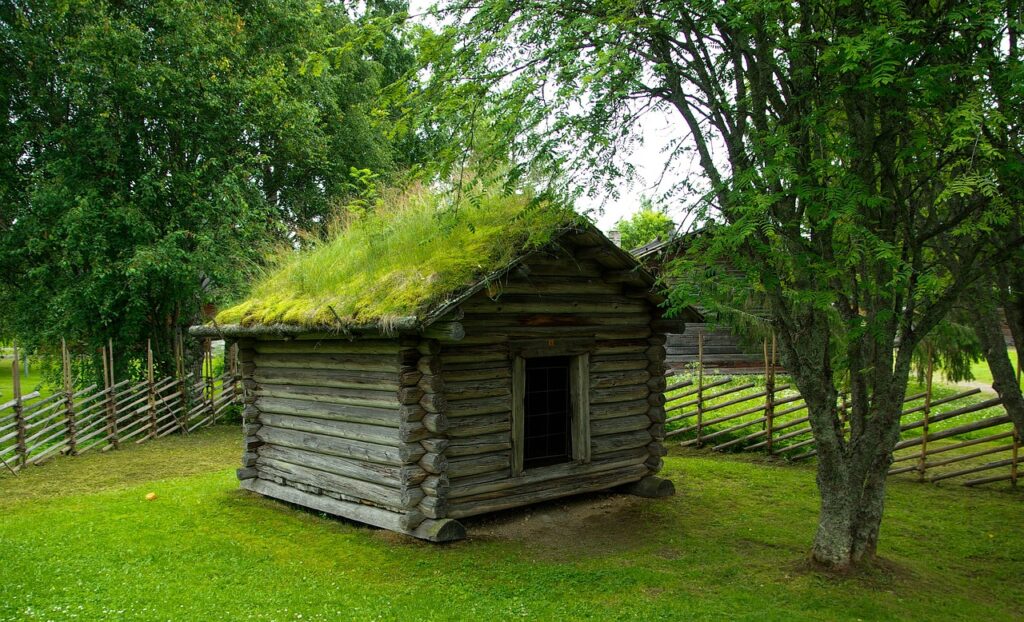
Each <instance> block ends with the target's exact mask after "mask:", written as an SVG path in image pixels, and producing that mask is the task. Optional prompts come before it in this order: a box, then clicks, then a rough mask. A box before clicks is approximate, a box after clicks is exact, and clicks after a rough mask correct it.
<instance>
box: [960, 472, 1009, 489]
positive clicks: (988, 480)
mask: <svg viewBox="0 0 1024 622" xmlns="http://www.w3.org/2000/svg"><path fill="white" fill-rule="evenodd" d="M1013 479H1015V478H1014V476H1013V473H1006V474H1005V475H990V476H988V477H979V478H977V479H969V480H967V481H966V482H964V486H980V485H981V484H992V483H994V482H1008V481H1011V480H1013Z"/></svg>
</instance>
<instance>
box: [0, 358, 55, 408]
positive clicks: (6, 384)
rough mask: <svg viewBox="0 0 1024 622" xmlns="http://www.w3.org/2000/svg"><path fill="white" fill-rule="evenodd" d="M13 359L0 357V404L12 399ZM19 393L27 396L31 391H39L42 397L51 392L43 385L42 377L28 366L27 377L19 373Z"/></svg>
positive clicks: (31, 366)
mask: <svg viewBox="0 0 1024 622" xmlns="http://www.w3.org/2000/svg"><path fill="white" fill-rule="evenodd" d="M13 364H14V358H13V357H10V356H4V357H0V403H3V402H8V401H10V400H13V399H14V378H13V375H12V374H11V368H12V366H13ZM21 373H22V376H21V393H22V395H28V394H29V393H31V392H32V391H37V390H38V391H39V392H40V393H41V394H42V395H44V396H46V395H50V393H52V390H51V389H50V388H49V387H47V386H45V385H44V384H43V378H42V376H41V375H40V374H39V373H37V372H36V369H35V368H34V366H33V365H31V364H30V365H29V374H28V377H26V376H25V375H24V372H21Z"/></svg>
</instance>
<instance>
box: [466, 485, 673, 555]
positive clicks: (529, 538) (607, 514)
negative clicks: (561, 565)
mask: <svg viewBox="0 0 1024 622" xmlns="http://www.w3.org/2000/svg"><path fill="white" fill-rule="evenodd" d="M668 502H670V500H669V499H645V498H641V497H635V496H632V495H626V494H616V493H607V492H605V493H592V494H585V495H580V496H576V497H569V498H566V499H556V500H554V501H548V502H545V503H540V504H537V505H532V506H529V507H524V508H516V509H512V510H505V511H502V512H495V513H492V514H485V515H482V516H474V517H470V518H466V519H462V520H461V522H462V524H463V525H465V527H466V536H467V539H468V540H469V541H474V540H475V541H510V542H517V543H520V544H522V545H523V546H524V547H526V548H528V549H530V552H531V555H536V556H539V557H543V558H550V559H562V558H579V557H589V556H597V555H608V554H614V553H620V552H624V551H630V550H635V549H637V548H643V547H645V546H648V545H652V544H655V543H656V542H657V534H658V525H657V523H658V522H659V519H658V516H657V515H656V514H655V513H654V512H652V511H651V507H650V506H651V505H652V504H662V503H668Z"/></svg>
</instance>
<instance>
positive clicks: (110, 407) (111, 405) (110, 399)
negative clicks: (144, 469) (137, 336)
mask: <svg viewBox="0 0 1024 622" xmlns="http://www.w3.org/2000/svg"><path fill="white" fill-rule="evenodd" d="M107 343H108V344H109V345H108V346H107V347H106V348H103V384H104V388H105V389H106V390H107V391H109V392H108V393H107V399H106V402H107V404H106V411H107V447H104V449H108V448H110V447H113V448H114V449H117V448H118V447H119V446H120V442H119V441H118V438H117V400H116V399H115V395H114V394H115V391H114V340H113V339H110V340H109V341H108V342H107Z"/></svg>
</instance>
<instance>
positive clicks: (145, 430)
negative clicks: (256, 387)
mask: <svg viewBox="0 0 1024 622" xmlns="http://www.w3.org/2000/svg"><path fill="white" fill-rule="evenodd" d="M180 352H181V350H180V347H179V349H178V358H179V364H178V365H177V369H178V373H176V374H174V375H169V376H159V375H157V374H156V373H155V370H154V366H153V351H152V347H151V346H150V345H149V344H147V352H146V362H145V366H146V369H145V379H144V380H141V381H136V382H133V381H131V380H129V379H125V380H121V381H116V379H115V378H114V371H113V370H114V365H113V362H114V358H113V357H114V352H113V344H112V343H110V344H108V346H106V347H104V348H102V352H101V354H102V360H103V384H102V386H101V385H99V384H98V383H97V384H91V385H89V386H87V387H84V388H81V389H77V390H75V388H74V379H73V377H72V365H71V355H70V354H69V352H68V348H67V345H66V344H65V343H63V342H62V343H61V367H62V376H63V386H62V390H61V391H58V392H56V393H54V394H52V395H48V396H43V395H40V393H39V392H38V391H32V392H30V393H23V392H22V388H21V375H20V373H19V372H20V370H19V362H18V360H19V359H18V351H17V348H15V355H14V362H13V363H12V370H11V371H12V380H13V399H11V400H8V401H7V402H5V403H2V404H0V469H6V470H8V471H11V472H13V473H17V472H18V471H20V470H21V469H23V468H24V467H25V466H27V465H30V464H39V463H41V462H43V461H44V460H47V459H48V458H50V457H52V456H55V455H72V456H75V455H80V454H83V453H85V452H87V451H91V450H93V449H98V450H100V451H108V450H111V449H117V448H118V447H120V446H121V444H122V443H129V442H132V443H135V444H142V443H144V442H146V441H148V440H151V439H155V438H161V437H164V436H167V435H170V434H189V433H190V432H193V431H195V430H197V429H198V428H201V427H204V426H208V425H211V424H213V423H216V422H217V421H218V420H219V419H220V418H221V417H222V416H223V415H224V412H225V410H226V409H227V408H228V407H229V406H231V405H232V404H236V403H240V401H241V378H240V376H239V373H238V363H237V351H236V348H235V347H234V346H232V347H231V348H229V349H228V351H227V352H225V371H224V373H223V374H219V375H214V365H213V354H212V350H211V347H210V342H209V340H207V341H206V342H205V343H204V349H203V364H202V366H201V373H200V374H199V376H198V377H197V376H196V374H194V373H187V374H186V373H184V366H183V365H182V364H181V363H180Z"/></svg>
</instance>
